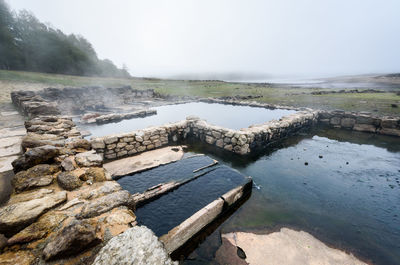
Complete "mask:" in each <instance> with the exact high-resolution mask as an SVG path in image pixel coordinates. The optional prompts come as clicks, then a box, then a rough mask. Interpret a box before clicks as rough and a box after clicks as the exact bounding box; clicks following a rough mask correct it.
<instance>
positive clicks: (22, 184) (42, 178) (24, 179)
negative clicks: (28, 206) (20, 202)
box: [11, 164, 60, 193]
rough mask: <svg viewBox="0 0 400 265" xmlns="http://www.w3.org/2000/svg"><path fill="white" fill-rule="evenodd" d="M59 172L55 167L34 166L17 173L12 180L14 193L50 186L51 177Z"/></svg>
mask: <svg viewBox="0 0 400 265" xmlns="http://www.w3.org/2000/svg"><path fill="white" fill-rule="evenodd" d="M59 171H60V168H59V167H58V166H55V165H47V164H41V165H36V166H34V167H32V168H30V169H28V170H26V171H20V172H18V173H17V174H16V175H15V176H14V177H13V179H12V181H11V182H12V185H13V187H14V190H15V192H17V193H19V192H22V191H25V190H29V189H32V188H37V187H43V186H47V185H50V184H51V182H52V181H53V179H54V178H53V175H54V174H55V173H57V172H59Z"/></svg>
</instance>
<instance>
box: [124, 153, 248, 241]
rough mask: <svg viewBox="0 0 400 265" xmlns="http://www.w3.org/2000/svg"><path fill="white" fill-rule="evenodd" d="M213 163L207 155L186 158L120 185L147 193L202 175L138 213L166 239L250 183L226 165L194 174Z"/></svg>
mask: <svg viewBox="0 0 400 265" xmlns="http://www.w3.org/2000/svg"><path fill="white" fill-rule="evenodd" d="M211 163H213V160H212V159H211V158H209V157H207V156H198V157H191V158H186V159H183V160H180V161H178V162H175V163H171V164H168V165H164V166H160V167H158V168H155V169H151V170H148V171H144V172H142V173H138V174H134V175H132V176H126V177H123V178H121V179H119V180H118V183H119V184H121V186H122V187H123V188H124V189H126V190H128V191H129V192H130V193H132V194H133V193H136V192H143V191H145V190H146V189H148V188H150V187H152V186H154V185H157V184H159V183H163V182H164V183H165V182H168V181H172V180H184V179H188V178H192V177H193V176H195V175H201V176H200V177H198V178H197V179H195V180H193V181H191V182H189V183H186V184H185V185H183V186H180V187H179V188H177V189H176V190H174V191H172V192H170V193H168V194H166V195H163V196H161V197H160V198H158V199H157V200H154V201H152V202H150V203H148V204H145V205H144V206H141V207H140V208H138V209H137V210H136V211H135V214H136V216H137V218H138V222H139V224H140V225H145V226H147V227H149V228H150V229H152V230H153V232H154V233H155V234H156V235H157V236H162V235H163V234H166V233H168V231H169V230H171V229H172V228H174V227H175V226H177V225H179V224H180V223H182V222H183V221H185V220H186V219H187V218H189V217H190V216H192V215H193V214H194V213H195V212H197V211H198V210H200V209H201V208H203V207H204V206H206V205H207V204H209V203H211V202H212V201H214V200H216V199H218V198H219V197H220V196H221V195H223V194H224V193H226V192H228V191H230V190H231V189H233V188H236V187H237V186H239V185H242V184H244V183H245V182H246V179H245V177H244V176H243V175H242V174H240V173H239V172H238V171H236V170H233V169H231V168H229V167H227V166H225V165H215V166H213V167H210V168H205V169H203V170H200V171H197V172H193V171H195V170H196V169H199V168H202V167H205V166H208V165H210V164H211Z"/></svg>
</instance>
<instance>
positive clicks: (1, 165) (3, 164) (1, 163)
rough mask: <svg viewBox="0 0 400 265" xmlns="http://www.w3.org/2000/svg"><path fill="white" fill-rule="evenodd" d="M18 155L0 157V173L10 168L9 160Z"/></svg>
mask: <svg viewBox="0 0 400 265" xmlns="http://www.w3.org/2000/svg"><path fill="white" fill-rule="evenodd" d="M17 158H18V156H5V157H0V173H1V172H6V171H9V170H12V169H13V167H12V165H11V162H12V161H14V160H15V159H17Z"/></svg>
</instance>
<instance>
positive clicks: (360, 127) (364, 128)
mask: <svg viewBox="0 0 400 265" xmlns="http://www.w3.org/2000/svg"><path fill="white" fill-rule="evenodd" d="M353 130H354V131H359V132H370V133H374V132H376V127H375V125H370V124H358V123H356V124H354V127H353Z"/></svg>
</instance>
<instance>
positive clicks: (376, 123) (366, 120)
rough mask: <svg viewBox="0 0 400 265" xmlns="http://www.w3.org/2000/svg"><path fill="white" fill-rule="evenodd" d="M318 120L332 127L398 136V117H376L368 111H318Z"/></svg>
mask: <svg viewBox="0 0 400 265" xmlns="http://www.w3.org/2000/svg"><path fill="white" fill-rule="evenodd" d="M319 122H320V123H321V124H324V125H328V126H331V127H333V128H341V129H347V130H354V131H359V132H369V133H377V134H383V135H391V136H400V117H390V116H385V117H378V116H374V115H371V114H370V113H362V112H361V113H354V112H345V111H340V110H337V111H320V113H319Z"/></svg>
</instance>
